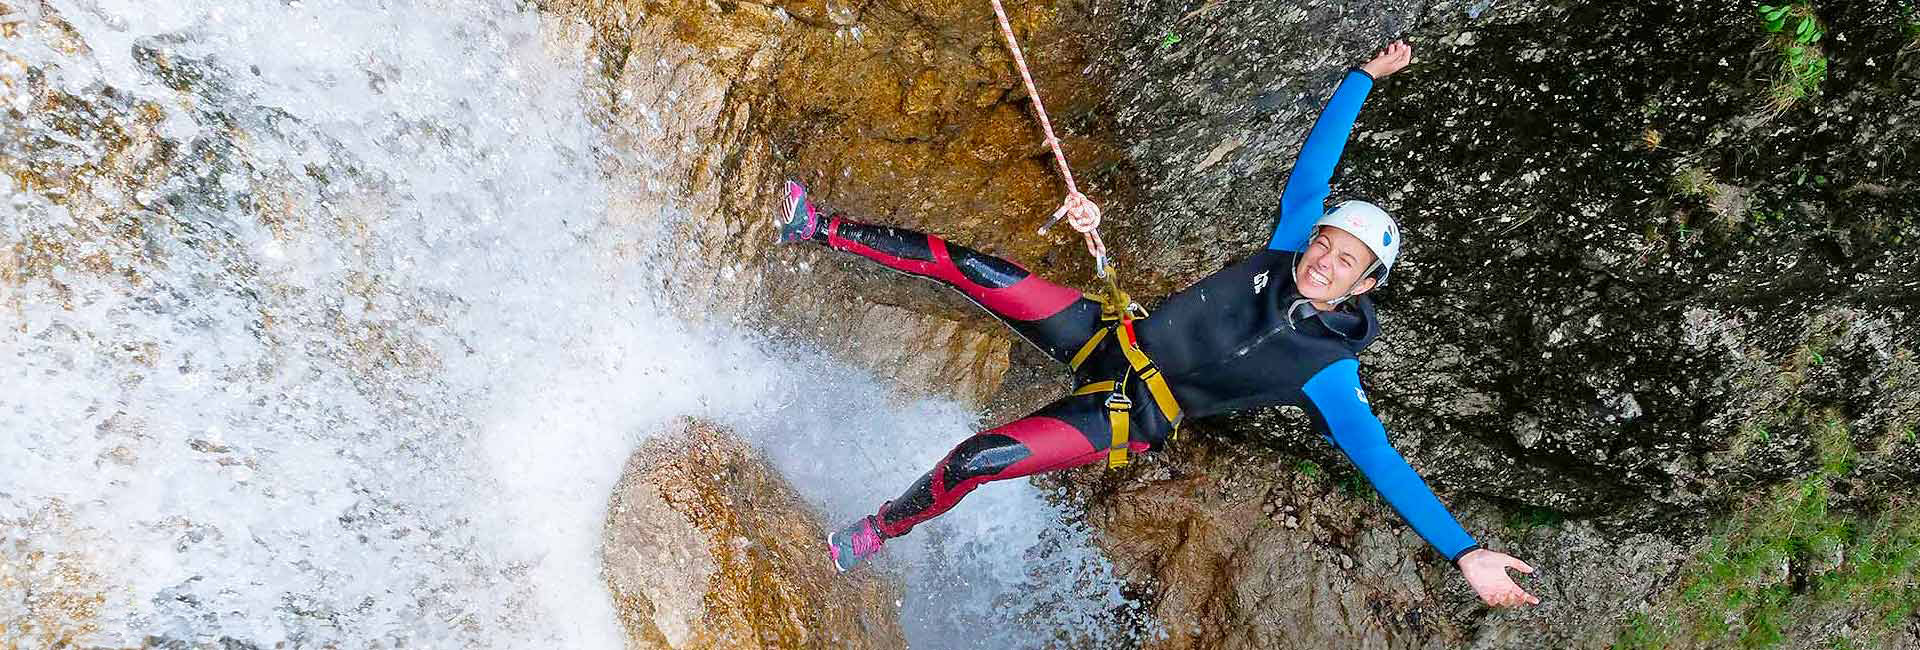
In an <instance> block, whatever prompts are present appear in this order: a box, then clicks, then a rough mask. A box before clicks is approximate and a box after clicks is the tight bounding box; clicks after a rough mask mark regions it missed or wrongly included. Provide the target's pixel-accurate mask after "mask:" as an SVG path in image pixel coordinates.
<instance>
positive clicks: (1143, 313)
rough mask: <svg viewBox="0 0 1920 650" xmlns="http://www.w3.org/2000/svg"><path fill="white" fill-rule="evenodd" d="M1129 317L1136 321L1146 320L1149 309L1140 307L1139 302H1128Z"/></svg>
mask: <svg viewBox="0 0 1920 650" xmlns="http://www.w3.org/2000/svg"><path fill="white" fill-rule="evenodd" d="M1127 316H1128V317H1131V318H1132V319H1134V320H1146V319H1147V308H1146V307H1142V306H1140V303H1137V302H1128V303H1127Z"/></svg>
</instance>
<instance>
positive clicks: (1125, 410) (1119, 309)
mask: <svg viewBox="0 0 1920 650" xmlns="http://www.w3.org/2000/svg"><path fill="white" fill-rule="evenodd" d="M1101 271H1102V273H1101V274H1100V275H1101V277H1103V278H1105V279H1106V281H1107V295H1105V296H1097V295H1094V294H1085V295H1086V297H1087V298H1088V299H1090V300H1093V301H1094V302H1098V303H1100V320H1102V321H1107V322H1111V323H1112V325H1108V326H1106V327H1102V328H1100V329H1098V330H1094V332H1093V336H1092V337H1090V338H1088V339H1087V342H1086V343H1084V344H1082V345H1081V346H1080V351H1078V352H1075V353H1074V355H1073V360H1071V361H1069V362H1068V364H1067V365H1069V366H1070V367H1072V368H1073V369H1074V370H1075V371H1078V370H1080V365H1081V364H1084V363H1086V361H1087V358H1088V357H1091V356H1093V351H1094V349H1095V348H1098V347H1100V343H1101V342H1102V341H1105V340H1106V339H1107V337H1108V336H1112V337H1114V341H1115V343H1117V344H1118V345H1119V346H1120V353H1121V354H1124V355H1126V357H1127V365H1128V366H1129V369H1128V370H1127V371H1125V372H1122V373H1121V374H1120V378H1119V379H1116V380H1113V381H1096V382H1093V383H1090V384H1087V385H1085V386H1081V387H1080V388H1078V389H1075V390H1074V391H1073V394H1074V395H1093V394H1097V393H1100V392H1103V391H1104V392H1106V393H1107V423H1108V424H1109V425H1110V426H1111V428H1112V430H1113V438H1112V444H1111V445H1110V446H1108V447H1107V467H1108V468H1115V467H1125V466H1126V464H1127V452H1128V451H1129V448H1128V433H1129V432H1130V431H1131V430H1132V411H1133V400H1132V399H1130V398H1128V397H1127V381H1128V380H1129V379H1130V378H1132V377H1138V378H1139V379H1140V381H1143V382H1146V384H1147V392H1148V393H1149V394H1151V395H1152V396H1153V404H1154V406H1155V407H1158V408H1159V409H1160V414H1161V415H1162V416H1165V417H1166V418H1167V422H1170V423H1172V424H1173V433H1171V434H1169V435H1170V437H1173V438H1175V439H1177V438H1178V437H1179V434H1180V417H1181V416H1180V403H1179V402H1176V401H1174V399H1173V389H1172V388H1169V387H1168V386H1167V378H1166V377H1165V376H1163V375H1161V374H1160V369H1159V368H1156V367H1154V365H1153V359H1150V358H1148V357H1147V353H1146V352H1143V351H1141V350H1140V340H1139V338H1137V337H1135V336H1134V332H1133V322H1134V321H1136V320H1142V319H1145V318H1146V317H1147V310H1146V309H1145V308H1143V307H1141V306H1140V304H1139V303H1136V302H1134V301H1133V299H1132V298H1130V297H1128V296H1127V293H1126V292H1125V291H1121V290H1120V284H1119V283H1118V282H1116V281H1114V277H1113V269H1112V268H1102V269H1101Z"/></svg>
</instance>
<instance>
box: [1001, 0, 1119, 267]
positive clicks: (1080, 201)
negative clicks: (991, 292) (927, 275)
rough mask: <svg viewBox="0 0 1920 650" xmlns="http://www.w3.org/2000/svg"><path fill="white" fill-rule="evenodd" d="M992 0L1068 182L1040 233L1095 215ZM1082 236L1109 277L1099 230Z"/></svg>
mask: <svg viewBox="0 0 1920 650" xmlns="http://www.w3.org/2000/svg"><path fill="white" fill-rule="evenodd" d="M992 1H993V14H994V16H995V17H997V18H999V19H1000V35H1002V36H1005V37H1006V39H1007V51H1008V52H1011V53H1013V65H1014V67H1015V68H1017V69H1019V71H1020V81H1021V82H1023V83H1025V84H1026V85H1027V97H1029V98H1031V99H1033V113H1034V115H1037V116H1039V118H1040V130H1041V131H1044V132H1045V133H1046V134H1047V140H1046V142H1047V146H1048V147H1050V148H1052V149H1053V162H1054V163H1055V164H1056V165H1057V166H1059V168H1060V178H1062V179H1064V180H1066V182H1067V198H1066V200H1065V201H1063V202H1061V204H1060V209H1058V210H1054V211H1053V216H1052V217H1051V218H1048V219H1047V222H1046V223H1044V224H1041V225H1040V232H1041V233H1042V234H1045V233H1046V232H1047V228H1048V227H1050V226H1052V225H1053V224H1054V223H1056V222H1058V221H1060V218H1061V217H1064V216H1067V215H1068V214H1077V215H1091V216H1094V217H1098V216H1099V215H1100V206H1098V205H1095V204H1094V203H1093V201H1091V200H1089V199H1087V197H1086V195H1084V194H1081V193H1080V188H1079V186H1077V185H1075V184H1074V182H1073V168H1071V167H1069V166H1067V154H1065V153H1063V152H1061V151H1060V138H1059V136H1056V135H1054V134H1053V121H1052V120H1049V119H1047V106H1046V104H1043V103H1041V101H1040V90H1039V89H1038V88H1035V87H1034V85H1033V75H1032V74H1029V73H1028V72H1027V57H1026V56H1025V55H1023V54H1021V53H1020V42H1019V41H1017V40H1015V39H1014V37H1013V25H1012V24H1011V23H1008V22H1007V9H1006V7H1002V6H1000V0H992ZM1085 235H1086V238H1087V252H1088V253H1092V254H1093V259H1094V262H1095V265H1094V269H1095V272H1096V273H1098V274H1099V275H1100V277H1103V278H1104V277H1108V273H1107V245H1106V243H1105V242H1102V241H1100V233H1099V232H1098V231H1088V232H1086V233H1085ZM1116 290H1117V289H1116Z"/></svg>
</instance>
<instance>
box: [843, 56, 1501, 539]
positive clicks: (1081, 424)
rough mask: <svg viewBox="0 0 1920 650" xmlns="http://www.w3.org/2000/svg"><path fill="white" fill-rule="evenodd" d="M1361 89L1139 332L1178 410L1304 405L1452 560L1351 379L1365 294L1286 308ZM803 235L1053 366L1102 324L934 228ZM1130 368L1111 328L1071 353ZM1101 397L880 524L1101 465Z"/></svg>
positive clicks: (1158, 425)
mask: <svg viewBox="0 0 1920 650" xmlns="http://www.w3.org/2000/svg"><path fill="white" fill-rule="evenodd" d="M1372 88H1373V79H1372V78H1371V77H1369V76H1367V74H1366V73H1364V72H1361V71H1359V70H1354V71H1352V72H1349V73H1348V74H1347V76H1346V79H1345V80H1344V81H1342V82H1341V84H1340V87H1339V89H1337V90H1336V91H1335V92H1334V95H1333V99H1331V100H1330V101H1329V102H1328V104H1327V107H1326V109H1325V110H1324V111H1323V112H1322V113H1321V115H1320V118H1319V120H1318V121H1317V122H1316V123H1315V124H1314V127H1313V130H1312V132H1310V133H1309V134H1308V136H1307V142H1306V144H1305V145H1304V146H1303V147H1302V149H1301V152H1300V158H1299V160H1298V162H1296V163H1295V164H1294V168H1293V172H1292V175H1291V176H1289V177H1288V179H1287V187H1286V190H1285V191H1284V192H1283V193H1282V197H1281V205H1280V211H1279V218H1278V224H1277V225H1276V227H1275V228H1274V233H1273V238H1272V240H1271V241H1269V243H1268V245H1267V249H1266V250H1263V251H1261V252H1259V253H1255V254H1254V255H1253V256H1252V257H1249V258H1248V259H1246V260H1244V261H1241V262H1239V263H1237V264H1234V265H1232V266H1229V267H1227V268H1226V269H1223V270H1221V271H1220V272H1218V273H1215V274H1213V275H1210V276H1208V277H1207V278H1205V279H1203V280H1201V281H1199V282H1197V283H1195V284H1194V285H1193V286H1190V287H1188V288H1187V289H1185V290H1183V291H1180V292H1179V293H1176V294H1174V295H1172V296H1170V297H1168V298H1167V300H1166V301H1165V302H1164V303H1163V304H1161V305H1160V306H1159V307H1158V308H1157V309H1155V310H1154V312H1153V314H1152V316H1151V317H1149V318H1147V319H1145V320H1143V321H1139V322H1138V323H1137V328H1138V330H1137V331H1138V333H1139V337H1140V346H1141V348H1142V349H1143V350H1145V351H1146V353H1147V354H1148V355H1149V356H1151V357H1152V358H1153V360H1154V362H1155V364H1156V365H1157V366H1158V367H1159V368H1160V369H1161V371H1162V372H1164V373H1165V374H1166V377H1167V380H1168V383H1169V384H1170V385H1171V387H1172V389H1173V393H1174V396H1175V397H1176V398H1177V399H1178V401H1179V403H1180V405H1181V407H1182V408H1183V409H1184V410H1185V411H1186V413H1187V416H1188V417H1206V416H1209V415H1217V414H1221V413H1226V412H1229V411H1235V410H1241V409H1249V408H1256V407H1264V406H1273V405H1281V404H1290V405H1296V406H1300V407H1302V408H1304V409H1305V410H1306V412H1307V413H1308V414H1309V415H1310V416H1311V418H1312V420H1313V422H1314V423H1315V425H1316V427H1317V428H1318V429H1319V430H1320V431H1321V432H1322V434H1323V435H1324V436H1325V437H1326V438H1327V440H1328V441H1330V442H1332V443H1333V444H1334V445H1335V446H1337V447H1339V448H1340V449H1341V450H1342V451H1344V452H1345V453H1346V454H1347V457H1348V458H1350V459H1352V461H1353V463H1354V465H1355V466H1357V467H1359V469H1360V471H1361V472H1362V473H1363V474H1365V475H1366V477H1367V479H1368V480H1369V481H1372V483H1373V485H1374V487H1375V488H1376V489H1377V490H1379V492H1380V494H1381V496H1383V497H1384V498H1385V499H1386V501H1387V503H1389V504H1391V505H1392V506H1393V508H1394V509H1395V510H1396V511H1397V512H1399V513H1400V515H1401V517H1403V518H1405V519H1406V520H1407V523H1408V524H1410V525H1412V527H1413V529H1414V530H1415V531H1416V532H1418V533H1419V534H1420V536H1421V537H1423V538H1425V539H1426V540H1427V542H1429V543H1431V544H1432V545H1433V547H1434V548H1435V549H1437V550H1438V551H1439V552H1440V554H1441V555H1443V556H1445V557H1447V558H1449V559H1458V558H1459V557H1460V556H1461V555H1463V554H1465V553H1466V552H1467V551H1469V550H1472V549H1473V548H1476V547H1477V545H1476V544H1475V543H1474V540H1473V537H1472V536H1470V535H1468V534H1467V532H1466V531H1465V530H1463V529H1461V527H1460V524H1459V523H1458V522H1457V521H1455V520H1454V518H1453V515H1452V514H1450V513H1448V512H1447V509H1446V507H1445V506H1442V505H1441V504H1440V501H1439V499H1436V498H1435V497H1434V495H1433V491H1432V490H1430V489H1428V488H1427V485H1426V483H1425V482H1424V481H1422V480H1421V479H1420V477H1419V475H1418V474H1415V473H1414V471H1413V468H1411V467H1409V466H1408V465H1407V462H1406V460H1405V459H1403V458H1401V457H1400V454H1399V453H1397V452H1395V451H1394V449H1393V447H1392V446H1391V445H1390V444H1388V442H1387V436H1386V430H1385V429H1384V428H1383V427H1382V426H1381V425H1380V421H1379V420H1378V419H1377V418H1375V417H1374V415H1373V411H1372V409H1371V408H1369V407H1368V404H1367V398H1366V393H1365V392H1364V391H1363V390H1362V389H1361V386H1360V374H1359V361H1358V360H1357V358H1356V355H1358V354H1359V353H1360V351H1361V350H1363V349H1365V348H1366V347H1367V345H1368V344H1369V343H1371V342H1373V340H1374V338H1375V337H1376V336H1378V335H1379V328H1380V325H1379V321H1378V320H1377V319H1376V318H1375V317H1374V311H1373V304H1372V302H1371V301H1369V300H1368V299H1367V298H1366V296H1359V297H1357V298H1355V299H1353V300H1349V301H1347V303H1346V304H1345V305H1344V306H1343V307H1342V308H1341V309H1339V310H1336V311H1332V312H1324V313H1321V312H1314V311H1313V310H1311V309H1306V310H1302V311H1300V312H1298V313H1296V314H1295V316H1294V317H1293V318H1289V315H1288V312H1289V310H1291V309H1293V308H1294V306H1295V304H1296V301H1297V300H1299V298H1300V296H1299V295H1298V294H1297V293H1296V292H1295V291H1294V284H1293V273H1292V261H1293V257H1294V256H1295V254H1296V252H1297V251H1300V250H1302V249H1303V248H1305V246H1306V243H1307V239H1308V237H1309V235H1310V234H1311V230H1312V228H1313V223H1314V221H1315V220H1317V219H1318V218H1319V217H1320V215H1321V214H1322V213H1323V211H1324V210H1325V206H1324V202H1325V201H1326V198H1327V194H1328V191H1329V188H1328V186H1327V184H1328V182H1329V181H1330V180H1331V179H1332V177H1333V170H1334V166H1335V165H1336V164H1337V163H1338V162H1339V160H1340V154H1341V152H1342V150H1343V149H1345V147H1346V142H1347V138H1348V135H1349V134H1350V133H1351V132H1352V130H1353V122H1354V119H1355V118H1356V117H1357V116H1358V115H1359V113H1360V107H1361V105H1362V104H1364V103H1365V101H1366V97H1367V93H1368V92H1369V91H1371V90H1372ZM813 240H814V241H817V242H819V243H823V244H827V245H828V246H831V247H833V248H835V249H837V250H843V251H848V252H852V253H857V254H859V255H862V256H864V257H867V258H869V259H872V260H875V261H877V262H880V263H881V264H884V265H886V266H887V267H889V268H893V269H895V270H899V271H903V272H906V273H909V274H913V275H917V276H920V277H924V278H928V279H932V280H936V281H939V282H941V283H943V284H946V285H948V286H951V287H953V288H955V289H957V290H959V291H960V292H961V293H963V294H965V295H967V296H968V297H969V298H972V299H973V300H974V302H976V303H978V304H980V305H981V306H982V307H984V308H986V309H987V310H988V311H991V312H993V313H994V315H996V316H998V317H999V318H1000V319H1001V320H1002V321H1003V322H1005V323H1006V324H1007V325H1008V326H1010V327H1012V328H1013V330H1014V331H1015V332H1017V333H1019V334H1020V335H1021V336H1022V337H1023V338H1025V339H1026V340H1027V341H1029V342H1031V343H1033V344H1034V345H1035V346H1037V347H1039V348H1040V349H1041V350H1042V351H1044V352H1046V353H1048V354H1049V355H1050V356H1052V357H1053V358H1055V359H1057V360H1060V361H1062V362H1065V361H1066V360H1067V359H1068V358H1069V357H1070V356H1071V355H1072V354H1073V353H1074V352H1075V351H1076V350H1078V349H1079V347H1080V346H1081V344H1083V343H1085V342H1086V341H1087V340H1088V339H1089V338H1090V337H1091V336H1092V335H1093V333H1094V331H1095V330H1096V329H1098V328H1099V327H1101V326H1102V325H1103V323H1101V321H1100V320H1099V314H1100V306H1099V304H1097V303H1095V302H1093V301H1091V300H1088V299H1086V298H1085V297H1083V296H1081V294H1080V293H1079V292H1078V291H1075V290H1073V289H1071V288H1067V287H1063V286H1060V285H1057V284H1053V283H1051V282H1048V281H1046V280H1044V279H1042V278H1040V277H1038V276H1034V275H1032V274H1030V273H1028V272H1027V271H1026V270H1025V269H1024V268H1021V267H1020V266H1019V265H1017V264H1014V263H1012V262H1008V261H1006V260H1003V259H1000V258H997V257H993V256H990V255H985V254H982V253H979V252H977V251H973V250H970V249H967V248H964V247H961V246H957V245H954V244H951V243H949V242H947V241H945V240H943V239H941V238H939V237H935V236H932V235H927V234H924V233H919V232H914V231H910V230H905V229H900V228H889V227H884V226H875V225H869V224H862V223H857V222H854V221H851V220H848V219H844V218H840V217H837V216H836V217H835V218H833V219H832V220H831V221H830V222H829V223H828V224H826V225H825V226H824V227H821V228H819V229H818V232H817V233H815V234H814V236H813ZM1126 368H1127V362H1126V360H1125V358H1124V357H1122V356H1121V355H1120V353H1119V352H1118V350H1117V346H1116V345H1115V344H1114V342H1113V339H1112V337H1108V339H1107V340H1106V342H1104V343H1103V344H1102V345H1101V347H1099V348H1096V350H1095V352H1094V353H1093V355H1092V357H1091V358H1090V359H1089V360H1088V361H1087V362H1086V363H1085V364H1082V365H1081V367H1080V368H1079V370H1078V371H1077V373H1076V374H1077V375H1079V376H1078V377H1076V379H1078V380H1079V381H1078V383H1077V384H1076V385H1084V384H1087V383H1089V382H1092V381H1100V380H1103V379H1112V378H1113V377H1115V376H1118V374H1119V373H1120V372H1122V371H1124V370H1125V369H1126ZM1133 388H1134V390H1135V392H1136V394H1133V395H1131V397H1132V398H1133V403H1134V404H1135V408H1134V411H1133V421H1134V422H1135V423H1136V424H1135V429H1134V432H1133V438H1134V440H1133V445H1134V451H1135V452H1143V451H1148V450H1150V449H1154V448H1158V447H1159V446H1160V445H1161V444H1163V443H1164V442H1165V440H1166V437H1167V435H1168V434H1169V433H1170V432H1171V430H1172V428H1173V427H1172V426H1171V424H1170V423H1168V422H1167V421H1166V420H1165V418H1164V417H1163V416H1162V415H1161V414H1160V413H1159V411H1158V409H1156V408H1154V407H1153V406H1152V405H1153V400H1152V398H1151V397H1150V396H1149V395H1147V394H1145V388H1144V383H1143V382H1134V384H1133ZM1105 397H1106V394H1105V393H1093V394H1076V395H1069V396H1067V397H1063V398H1061V399H1060V400H1058V401H1055V402H1054V403H1052V404H1049V405H1048V406H1046V407H1045V408H1043V409H1041V410H1040V411H1038V412H1036V413H1034V414H1033V415H1030V416H1028V417H1025V418H1021V419H1019V420H1016V421H1014V422H1011V423H1008V424H1006V425H1004V426H1000V427H995V428H993V429H989V430H987V431H982V432H980V433H978V434H975V435H974V436H973V437H971V438H968V439H967V440H965V441H963V442H961V443H960V444H959V445H958V446H956V447H954V449H953V450H952V451H951V452H949V453H948V454H947V456H946V458H945V459H943V460H942V461H941V462H940V463H939V464H938V465H936V466H935V467H934V469H933V470H932V471H930V472H928V473H927V474H926V475H925V476H922V477H921V478H920V480H919V481H917V482H915V483H914V484H913V485H912V486H911V487H909V488H908V489H907V491H906V493H904V494H902V495H901V496H900V497H899V498H898V499H894V500H892V501H888V502H887V503H886V504H884V505H882V506H881V507H880V509H879V512H878V513H877V514H876V516H875V522H876V529H877V530H878V531H879V532H880V534H882V535H883V536H886V537H897V536H899V535H903V534H906V532H907V531H909V530H911V529H912V528H913V526H914V525H916V524H918V523H920V522H923V521H926V520H928V519H931V518H933V517H934V516H937V515H939V514H941V513H943V512H946V511H947V510H948V509H950V508H952V507H953V506H954V505H955V504H957V503H958V502H959V501H960V499H961V498H962V497H964V496H966V494H967V493H968V492H970V491H972V490H973V488H975V487H977V486H979V485H981V484H983V483H986V482H990V481H997V480H1005V479H1010V478H1016V477H1021V476H1027V475H1030V474H1033V473H1036V472H1043V471H1050V470H1055V469H1064V468H1068V467H1075V466H1079V465H1085V464H1090V463H1095V462H1100V461H1101V460H1103V459H1104V458H1105V457H1106V452H1105V447H1106V445H1107V440H1108V436H1109V431H1108V421H1107V418H1106V412H1105V406H1104V404H1103V402H1104V400H1105Z"/></svg>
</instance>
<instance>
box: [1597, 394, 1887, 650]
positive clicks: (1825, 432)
mask: <svg viewBox="0 0 1920 650" xmlns="http://www.w3.org/2000/svg"><path fill="white" fill-rule="evenodd" d="M1810 415H1812V414H1810ZM1810 419H1815V418H1810ZM1809 429H1810V433H1811V435H1812V439H1813V443H1814V450H1813V451H1814V460H1815V461H1816V464H1815V468H1814V470H1813V472H1812V473H1810V474H1808V475H1806V476H1803V477H1801V478H1800V479H1797V480H1795V481H1792V482H1789V483H1786V484H1783V485H1779V486H1776V487H1774V488H1773V489H1771V490H1768V491H1767V492H1764V493H1762V494H1760V495H1758V496H1756V497H1754V498H1752V499H1749V500H1748V501H1747V502H1746V503H1744V504H1741V506H1740V507H1739V508H1737V509H1736V511H1735V512H1734V513H1733V515H1732V516H1730V517H1729V518H1728V519H1727V520H1726V521H1724V522H1722V524H1721V525H1719V526H1717V527H1716V529H1715V532H1714V533H1713V534H1712V536H1710V537H1709V538H1708V540H1707V542H1706V544H1705V547H1704V548H1703V550H1701V551H1700V553H1699V555H1697V556H1696V557H1694V558H1693V559H1692V560H1691V561H1690V562H1689V563H1688V564H1687V565H1686V568H1685V569H1683V573H1682V576H1683V577H1682V579H1681V581H1680V587H1679V591H1678V593H1677V594H1676V595H1675V598H1676V599H1677V601H1678V602H1676V603H1674V604H1672V605H1671V606H1672V607H1673V608H1674V610H1673V611H1678V612H1682V613H1681V614H1680V615H1679V617H1678V618H1674V619H1667V620H1655V619H1653V618H1651V617H1646V616H1641V617H1636V618H1635V619H1633V620H1630V621H1628V623H1627V625H1626V626H1625V627H1624V628H1623V629H1622V630H1621V631H1620V634H1619V636H1618V637H1617V641H1616V642H1615V643H1614V646H1613V647H1615V648H1655V647H1662V646H1664V645H1666V644H1667V643H1668V642H1670V641H1673V640H1676V639H1692V640H1694V641H1697V642H1702V643H1707V644H1710V645H1716V646H1718V645H1731V646H1737V647H1741V648H1773V647H1778V646H1780V645H1781V644H1783V643H1784V642H1785V641H1786V640H1787V632H1788V631H1789V630H1792V629H1794V624H1795V622H1796V621H1797V620H1799V618H1800V617H1801V616H1804V615H1805V614H1806V613H1807V612H1808V611H1809V610H1811V609H1812V608H1815V607H1833V606H1854V607H1860V606H1865V607H1867V608H1869V612H1870V613H1871V614H1872V615H1873V616H1872V619H1873V620H1876V621H1877V622H1878V624H1879V629H1877V630H1873V629H1869V630H1866V632H1867V633H1868V634H1879V635H1885V634H1887V633H1889V632H1891V631H1893V630H1896V629H1898V628H1899V627H1900V626H1902V625H1904V624H1905V622H1906V621H1908V620H1910V619H1911V618H1912V617H1913V616H1914V613H1915V612H1916V611H1920V581H1917V580H1916V579H1915V576H1916V575H1920V507H1916V505H1915V503H1914V502H1913V501H1912V500H1910V499H1909V498H1907V497H1904V496H1901V497H1897V498H1893V499H1890V500H1888V501H1887V502H1885V503H1882V504H1880V505H1878V506H1876V507H1875V508H1873V509H1871V510H1870V511H1866V512H1852V511H1840V510H1835V509H1833V508H1831V507H1830V505H1831V498H1832V494H1833V485H1834V483H1835V481H1836V480H1839V479H1842V478H1844V477H1847V476H1849V475H1850V474H1852V473H1853V471H1854V468H1855V466H1856V464H1857V462H1858V458H1859V453H1858V451H1857V450H1856V449H1855V448H1854V446H1853V444H1852V441H1851V437H1852V426H1851V425H1850V423H1848V422H1847V421H1846V420H1845V419H1843V418H1841V417H1840V414H1839V413H1837V412H1833V411H1828V412H1824V413H1820V414H1818V417H1817V419H1816V421H1815V422H1813V423H1811V424H1810V426H1809ZM1855 641H1861V639H1853V640H1848V641H1847V642H1848V643H1852V642H1855ZM1837 647H1838V646H1837Z"/></svg>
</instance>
